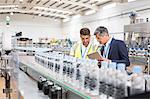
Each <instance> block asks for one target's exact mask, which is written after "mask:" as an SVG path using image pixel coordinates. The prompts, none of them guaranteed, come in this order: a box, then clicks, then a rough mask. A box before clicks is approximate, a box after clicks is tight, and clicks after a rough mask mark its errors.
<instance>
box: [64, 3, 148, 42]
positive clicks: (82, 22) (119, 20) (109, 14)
mask: <svg viewBox="0 0 150 99" xmlns="http://www.w3.org/2000/svg"><path fill="white" fill-rule="evenodd" d="M149 5H150V2H149V1H148V0H141V1H137V2H131V3H125V4H121V5H119V6H117V7H114V8H110V9H100V10H99V11H98V12H97V13H96V14H93V15H89V16H83V17H80V18H77V19H73V18H72V19H71V20H70V21H68V22H64V24H63V31H62V32H63V33H66V35H69V36H68V37H69V38H70V39H71V40H74V41H78V40H80V37H79V31H80V29H81V28H82V27H88V28H89V29H90V30H91V34H93V33H94V30H95V29H96V28H97V27H98V26H101V25H102V26H106V27H107V28H108V30H109V32H110V34H111V35H112V36H113V37H115V38H117V39H121V40H123V32H124V25H128V24H130V18H129V12H131V11H137V18H143V19H144V21H145V20H146V18H147V17H148V18H150V10H149V8H150V6H149ZM74 35H76V36H74ZM114 35H115V36H114Z"/></svg>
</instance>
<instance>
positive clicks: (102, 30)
mask: <svg viewBox="0 0 150 99" xmlns="http://www.w3.org/2000/svg"><path fill="white" fill-rule="evenodd" d="M96 34H99V35H104V34H108V30H107V28H106V27H104V26H99V27H98V28H97V29H96V30H95V32H94V35H96Z"/></svg>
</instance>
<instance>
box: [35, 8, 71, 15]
mask: <svg viewBox="0 0 150 99" xmlns="http://www.w3.org/2000/svg"><path fill="white" fill-rule="evenodd" d="M34 8H35V9H39V10H47V11H56V12H63V13H69V14H72V12H69V11H63V10H57V9H51V8H45V7H34Z"/></svg>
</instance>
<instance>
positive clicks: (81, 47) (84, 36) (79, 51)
mask: <svg viewBox="0 0 150 99" xmlns="http://www.w3.org/2000/svg"><path fill="white" fill-rule="evenodd" d="M80 38H81V42H80V43H76V44H74V46H73V47H72V48H71V51H70V55H71V56H74V57H77V58H80V59H88V56H87V55H88V54H91V53H94V52H96V51H97V49H98V46H97V45H94V44H92V43H91V42H90V41H91V35H90V30H89V29H88V28H82V29H81V30H80Z"/></svg>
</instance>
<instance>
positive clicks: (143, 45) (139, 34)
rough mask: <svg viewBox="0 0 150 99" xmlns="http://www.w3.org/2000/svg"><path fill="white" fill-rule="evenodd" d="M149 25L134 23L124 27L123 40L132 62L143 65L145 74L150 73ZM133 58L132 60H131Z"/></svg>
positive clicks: (147, 23)
mask: <svg viewBox="0 0 150 99" xmlns="http://www.w3.org/2000/svg"><path fill="white" fill-rule="evenodd" d="M149 27H150V23H149V22H146V23H136V24H130V25H125V26H124V32H125V35H124V40H125V42H126V44H127V46H128V48H129V55H130V56H131V57H132V59H131V61H132V60H134V61H135V60H136V62H140V63H143V64H144V65H145V72H147V73H150V70H149V69H148V68H150V65H149V64H150V60H149V57H150V56H149V53H150V51H149V47H150V28H149ZM133 57H134V58H133Z"/></svg>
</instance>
